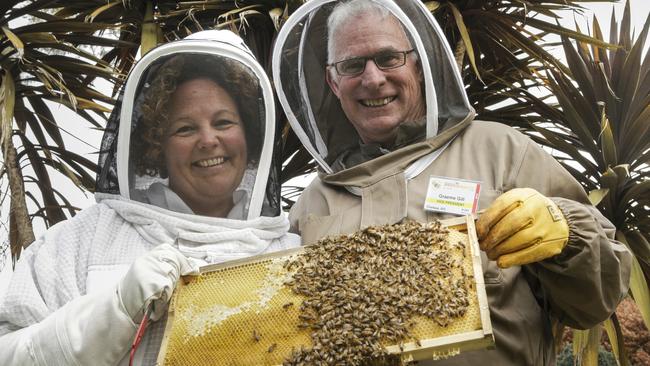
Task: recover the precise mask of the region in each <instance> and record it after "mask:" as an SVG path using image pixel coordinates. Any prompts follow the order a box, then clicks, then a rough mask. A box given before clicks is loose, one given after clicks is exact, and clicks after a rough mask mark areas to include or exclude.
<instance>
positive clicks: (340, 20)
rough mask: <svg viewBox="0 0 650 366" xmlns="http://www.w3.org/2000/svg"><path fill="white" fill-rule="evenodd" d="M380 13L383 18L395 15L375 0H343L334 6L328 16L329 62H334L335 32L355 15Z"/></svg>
mask: <svg viewBox="0 0 650 366" xmlns="http://www.w3.org/2000/svg"><path fill="white" fill-rule="evenodd" d="M368 13H370V14H373V15H378V16H379V17H380V18H381V19H385V18H387V17H389V16H394V15H393V14H392V13H391V12H390V10H388V9H386V8H385V7H384V6H382V5H380V4H379V3H377V2H376V1H373V0H351V1H342V2H340V3H338V4H336V6H335V7H334V10H332V13H331V14H330V15H329V17H328V18H327V63H332V62H334V41H335V38H334V34H335V33H336V31H337V30H338V29H339V27H341V25H343V24H345V23H347V22H348V21H349V20H351V19H352V18H354V17H357V16H359V15H361V14H368Z"/></svg>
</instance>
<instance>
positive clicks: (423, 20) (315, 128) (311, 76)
mask: <svg viewBox="0 0 650 366" xmlns="http://www.w3.org/2000/svg"><path fill="white" fill-rule="evenodd" d="M359 1H365V2H367V3H370V6H375V7H378V8H381V9H382V13H386V14H387V16H394V17H395V18H396V19H397V20H398V21H399V22H400V24H401V26H402V28H403V29H404V31H405V33H406V35H407V37H408V38H409V40H410V42H411V46H412V48H413V49H414V50H415V53H416V54H417V59H418V63H419V66H420V67H421V72H422V84H421V89H422V93H421V94H422V95H423V100H422V103H424V104H425V106H426V114H425V116H424V117H422V120H420V121H416V122H415V123H403V124H402V125H400V127H399V128H398V130H399V131H398V134H399V133H408V134H410V135H411V136H415V138H413V139H411V140H408V141H407V143H406V144H404V145H401V146H393V148H392V149H388V150H389V151H385V152H384V153H383V154H382V155H381V156H380V157H379V158H369V159H367V160H363V161H361V162H357V163H355V164H356V165H354V164H353V165H350V164H348V165H343V166H340V165H337V159H339V160H340V157H341V156H342V154H345V153H346V152H348V151H350V150H353V149H355V148H356V149H358V148H359V145H360V138H359V134H358V133H357V131H356V130H355V128H354V127H353V126H352V124H351V123H350V122H349V121H348V119H347V118H346V116H345V114H344V112H343V110H342V108H341V104H340V103H339V100H338V99H337V97H336V96H335V95H334V94H333V93H332V91H331V90H330V88H329V86H328V84H327V83H326V78H325V73H326V67H327V63H328V54H327V53H328V51H327V48H328V47H327V45H328V41H330V42H332V41H333V42H336V41H337V38H335V39H333V40H328V18H329V16H330V14H331V13H332V11H333V9H335V8H336V7H337V6H347V5H349V4H351V3H352V2H359ZM350 9H353V8H345V10H344V12H345V13H347V14H345V15H344V17H343V19H344V20H343V21H342V22H343V24H345V25H346V27H350V26H351V25H350V23H348V22H351V24H353V25H354V24H355V23H354V22H355V19H358V17H362V16H364V15H366V14H367V13H365V14H364V11H363V10H362V11H358V13H353V11H352V10H350ZM365 11H367V10H365ZM381 22H382V19H381V18H379V19H378V24H380V25H381V24H382V23H381ZM335 36H336V32H334V34H333V37H335ZM336 47H337V49H341V48H342V47H345V45H344V44H337V46H336ZM354 56H356V57H369V56H373V55H365V54H364V55H354ZM331 61H340V60H331ZM273 79H274V82H275V87H276V91H277V94H278V98H279V100H280V102H281V104H282V107H283V109H284V110H285V113H286V114H287V117H288V119H289V122H290V123H291V126H292V128H293V129H294V130H295V131H296V134H297V136H298V137H299V138H300V140H301V142H302V143H303V145H304V146H305V147H306V148H307V150H308V151H309V152H310V153H311V155H312V156H313V157H314V159H315V160H316V162H317V163H318V165H319V167H320V170H321V177H322V178H323V181H325V182H326V183H331V184H336V185H342V186H345V187H347V188H350V187H362V186H367V185H368V184H372V182H370V181H368V179H369V177H370V176H374V177H378V176H380V175H383V176H385V175H386V174H391V171H394V170H396V169H397V170H400V169H401V170H406V169H407V167H409V166H412V168H411V170H413V169H414V171H412V172H411V173H410V174H411V175H413V174H416V173H418V172H421V171H422V169H424V167H426V165H428V164H429V163H430V162H431V161H432V157H433V156H437V155H435V154H436V151H438V153H439V150H440V149H441V148H444V146H446V144H447V143H448V142H449V141H450V140H451V139H452V138H453V136H455V135H456V134H457V133H458V132H459V131H461V130H462V129H463V128H464V127H465V126H467V124H468V123H469V122H470V121H471V120H472V118H473V117H474V111H473V109H472V107H471V106H470V104H469V102H468V99H467V96H466V94H465V90H464V88H463V84H462V81H461V78H460V74H459V72H458V69H457V66H456V64H455V61H454V58H453V54H452V52H451V50H450V48H449V45H448V43H447V41H446V39H445V37H444V34H443V33H442V31H441V30H440V27H439V26H438V24H437V23H436V21H435V19H434V18H433V16H432V15H431V13H430V12H429V11H428V10H427V8H426V7H425V6H424V4H422V2H421V1H416V0H395V1H392V0H352V1H343V2H342V1H335V0H313V1H309V2H307V3H305V4H304V5H303V6H301V7H300V8H299V9H297V10H296V11H295V12H294V13H293V14H292V16H291V17H289V19H288V20H287V22H286V24H285V25H284V26H283V28H282V30H281V31H280V33H279V35H278V40H277V43H276V45H275V48H274V53H273ZM407 129H410V131H406V130H407ZM418 129H419V131H417V130H418ZM413 130H416V131H415V132H414V131H413ZM404 149H407V151H406V152H405V151H404ZM377 159H381V164H377V163H373V161H375V160H377ZM416 162H418V164H413V163H416ZM413 166H414V167H415V168H413ZM381 170H385V174H383V173H381V172H379V171H381ZM407 173H408V171H407ZM407 178H409V176H408V174H407ZM353 193H354V192H353Z"/></svg>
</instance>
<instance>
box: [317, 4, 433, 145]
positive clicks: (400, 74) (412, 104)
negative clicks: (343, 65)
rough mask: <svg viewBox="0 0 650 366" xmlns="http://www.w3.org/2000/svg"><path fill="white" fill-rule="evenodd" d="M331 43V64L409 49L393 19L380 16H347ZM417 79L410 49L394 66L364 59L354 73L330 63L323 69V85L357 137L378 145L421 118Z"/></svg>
mask: <svg viewBox="0 0 650 366" xmlns="http://www.w3.org/2000/svg"><path fill="white" fill-rule="evenodd" d="M332 42H334V57H333V58H332V60H333V62H337V61H341V60H345V59H349V58H352V57H370V56H374V55H377V54H380V53H382V52H386V51H408V50H410V49H412V46H411V44H410V42H409V41H408V38H407V37H406V34H405V33H404V30H403V29H402V27H401V26H400V24H399V21H398V20H397V19H396V18H395V17H392V16H389V17H387V18H385V19H382V18H381V17H380V16H378V15H373V14H364V15H362V16H361V17H353V18H351V20H350V21H348V22H347V23H344V24H342V25H341V26H339V28H338V29H337V30H336V31H335V33H334V39H333V40H332ZM421 80H422V74H421V72H420V69H419V65H418V63H417V60H416V57H415V55H414V53H410V54H407V56H406V64H405V65H404V66H401V67H397V68H394V69H388V70H380V69H379V68H377V65H375V63H374V62H373V61H372V60H368V61H367V62H366V68H365V70H364V71H363V73H361V74H359V75H356V76H341V75H338V73H337V72H336V70H335V69H334V67H329V68H328V72H327V83H328V84H329V86H330V88H331V89H332V92H333V93H334V94H335V95H336V96H337V97H338V98H339V101H340V102H341V106H342V108H343V111H344V112H345V115H346V116H347V117H348V119H349V120H350V122H351V123H352V125H354V127H355V128H356V130H357V132H358V133H359V136H360V137H361V140H362V141H363V142H365V143H380V144H384V145H386V144H391V143H392V142H393V140H394V138H395V134H396V132H397V127H398V126H399V125H400V124H401V123H403V122H405V121H414V120H417V119H419V118H422V117H423V116H424V114H425V103H424V100H423V98H422V90H421V87H420V83H421Z"/></svg>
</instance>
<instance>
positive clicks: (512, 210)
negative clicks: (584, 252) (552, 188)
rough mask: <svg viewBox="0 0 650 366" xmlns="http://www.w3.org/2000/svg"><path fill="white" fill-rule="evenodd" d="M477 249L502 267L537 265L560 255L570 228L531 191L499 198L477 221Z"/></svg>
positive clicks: (549, 203) (551, 206)
mask: <svg viewBox="0 0 650 366" xmlns="http://www.w3.org/2000/svg"><path fill="white" fill-rule="evenodd" d="M476 231H477V234H478V238H479V246H480V247H481V250H483V251H485V253H486V254H487V256H488V258H489V259H490V260H496V261H497V265H498V266H499V267H501V268H507V267H511V266H515V265H523V264H528V263H534V262H539V261H541V260H543V259H546V258H550V257H552V256H555V255H557V254H559V253H560V252H561V251H562V249H564V247H565V246H566V244H567V242H568V240H569V225H568V223H567V221H566V218H565V217H564V215H563V214H562V211H560V209H559V208H558V207H557V205H556V204H555V203H554V202H553V201H551V200H550V199H549V198H548V197H546V196H544V195H543V194H541V193H539V192H537V191H536V190H534V189H532V188H515V189H513V190H510V191H508V192H506V193H504V194H502V195H501V196H499V197H498V198H497V199H496V200H495V201H494V202H493V203H492V205H491V206H490V207H488V208H487V210H485V212H484V213H483V214H482V215H481V216H479V218H478V221H477V222H476Z"/></svg>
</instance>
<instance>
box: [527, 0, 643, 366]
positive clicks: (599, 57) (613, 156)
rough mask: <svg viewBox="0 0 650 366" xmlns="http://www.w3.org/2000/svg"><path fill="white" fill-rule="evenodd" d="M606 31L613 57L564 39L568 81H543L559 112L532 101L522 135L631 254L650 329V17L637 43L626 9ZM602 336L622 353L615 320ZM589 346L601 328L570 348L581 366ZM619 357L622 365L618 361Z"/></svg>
mask: <svg viewBox="0 0 650 366" xmlns="http://www.w3.org/2000/svg"><path fill="white" fill-rule="evenodd" d="M611 24H612V26H611V34H610V36H609V41H610V43H613V44H617V45H618V46H619V47H618V48H617V49H615V50H610V51H607V50H606V49H603V48H602V47H599V46H598V45H593V44H592V45H591V47H589V46H588V45H586V44H584V43H582V42H577V45H576V46H573V45H572V44H571V42H570V41H569V40H568V39H567V38H563V40H562V44H563V48H564V53H565V55H566V58H567V64H568V69H569V73H562V72H560V71H559V70H549V72H548V74H547V77H545V78H544V82H545V83H546V85H547V86H548V88H549V89H550V91H551V92H552V93H553V95H554V96H555V97H556V98H557V103H558V104H557V106H558V107H559V109H556V108H554V107H555V105H551V104H545V103H543V102H542V101H541V100H536V99H535V98H534V97H531V98H530V99H529V100H530V101H531V107H532V108H531V109H532V110H535V111H536V112H537V113H538V115H537V116H535V117H534V121H533V122H532V123H531V124H530V125H529V127H530V128H529V129H528V131H527V132H528V133H529V134H530V135H531V137H533V138H534V139H535V140H536V141H537V142H538V143H540V144H542V145H545V146H548V147H550V148H552V149H555V150H556V151H557V152H560V153H561V154H559V155H558V156H557V159H558V160H559V162H560V163H562V164H563V165H564V166H565V168H566V169H567V170H569V171H570V172H571V173H572V174H573V176H574V177H575V178H576V179H577V180H578V181H579V182H580V183H581V184H582V185H583V187H584V188H585V190H586V191H587V192H589V196H590V199H591V200H592V203H593V204H594V205H597V207H598V208H599V209H600V211H601V212H602V213H603V214H604V215H605V216H606V217H607V218H608V219H609V220H610V221H611V222H612V223H614V225H615V226H616V228H617V231H616V238H617V239H618V240H619V241H621V242H623V243H625V244H626V245H627V246H628V248H629V249H630V250H631V251H632V252H633V253H634V255H635V258H634V261H633V268H632V278H631V282H630V289H631V294H632V296H633V298H634V300H635V302H636V303H637V305H638V307H639V309H640V310H641V314H642V317H643V319H644V321H645V323H646V326H647V327H648V328H650V292H649V289H648V283H649V282H650V207H649V206H650V179H649V178H650V166H649V164H650V83H649V81H650V56H649V55H648V54H646V55H645V58H643V50H644V47H645V41H646V39H647V36H648V28H649V27H650V17H648V19H647V20H646V23H645V25H644V27H643V30H642V31H641V33H640V34H639V35H638V36H637V40H636V42H634V41H633V37H632V36H631V34H630V6H629V2H628V3H627V4H626V7H625V12H624V15H623V21H622V23H621V26H620V30H619V29H618V26H617V24H616V20H615V18H614V17H613V16H612V20H611ZM593 25H594V27H593V33H594V37H595V38H598V39H600V40H602V39H603V35H602V32H601V30H600V27H599V24H598V21H597V19H596V18H594V21H593ZM559 111H561V112H562V113H558V112H559ZM539 117H543V118H541V119H539ZM540 121H543V122H540ZM605 329H606V330H607V331H608V335H609V336H610V340H611V341H612V344H613V345H614V348H615V349H618V350H620V351H624V350H623V348H622V345H621V344H620V332H618V333H619V334H616V333H617V332H616V330H617V329H618V324H617V321H616V318H615V317H614V318H612V319H611V321H609V322H606V323H605ZM590 333H591V334H590ZM574 335H576V333H574ZM590 338H591V339H593V340H595V341H596V342H595V343H596V345H597V343H598V341H599V340H600V328H596V329H594V330H592V331H591V332H583V333H578V334H577V335H576V339H577V340H576V341H575V342H574V350H575V353H577V354H578V355H579V356H580V355H581V356H582V357H583V359H584V360H585V362H587V363H589V362H595V361H594V358H595V356H596V353H597V349H596V348H595V347H593V344H592V346H591V347H589V346H588V343H589V341H588V339H590ZM592 343H594V342H592ZM617 356H618V357H619V360H620V361H621V362H622V363H624V364H625V363H627V360H626V359H625V356H624V354H622V355H617Z"/></svg>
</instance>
